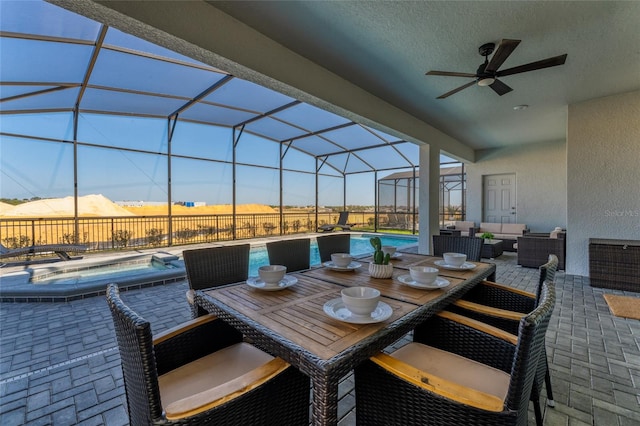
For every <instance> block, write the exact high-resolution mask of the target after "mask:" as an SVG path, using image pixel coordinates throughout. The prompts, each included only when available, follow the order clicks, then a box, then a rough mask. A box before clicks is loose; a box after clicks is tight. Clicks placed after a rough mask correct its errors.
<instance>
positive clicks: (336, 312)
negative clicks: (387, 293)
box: [324, 297, 393, 324]
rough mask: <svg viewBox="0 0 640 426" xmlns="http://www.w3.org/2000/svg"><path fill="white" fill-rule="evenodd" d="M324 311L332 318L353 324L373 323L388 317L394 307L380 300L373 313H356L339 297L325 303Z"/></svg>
mask: <svg viewBox="0 0 640 426" xmlns="http://www.w3.org/2000/svg"><path fill="white" fill-rule="evenodd" d="M324 313H325V314H327V315H329V316H330V317H331V318H335V319H337V320H340V321H344V322H349V323H352V324H373V323H376V322H382V321H384V320H386V319H388V318H389V317H390V316H391V314H392V313H393V309H391V306H389V305H387V304H386V303H384V302H378V306H376V308H375V309H374V310H373V312H371V315H368V316H365V315H354V314H352V313H351V311H350V310H348V309H347V308H346V306H344V303H343V302H342V298H340V297H338V298H336V299H331V300H329V301H328V302H327V303H325V304H324Z"/></svg>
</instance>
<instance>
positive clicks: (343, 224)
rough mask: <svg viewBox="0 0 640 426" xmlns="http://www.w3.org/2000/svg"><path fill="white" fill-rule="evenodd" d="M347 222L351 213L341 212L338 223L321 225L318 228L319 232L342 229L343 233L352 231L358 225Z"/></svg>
mask: <svg viewBox="0 0 640 426" xmlns="http://www.w3.org/2000/svg"><path fill="white" fill-rule="evenodd" d="M347 220H349V212H340V217H339V218H338V223H331V224H329V223H327V224H324V225H320V226H319V227H318V232H325V231H333V230H334V229H336V228H340V229H342V230H343V231H351V227H352V226H356V224H355V223H347Z"/></svg>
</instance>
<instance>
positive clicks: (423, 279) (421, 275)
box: [398, 266, 451, 290]
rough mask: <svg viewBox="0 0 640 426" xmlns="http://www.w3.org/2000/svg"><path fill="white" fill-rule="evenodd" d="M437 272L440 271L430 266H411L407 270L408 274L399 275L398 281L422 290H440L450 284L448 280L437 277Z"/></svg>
mask: <svg viewBox="0 0 640 426" xmlns="http://www.w3.org/2000/svg"><path fill="white" fill-rule="evenodd" d="M438 272H440V271H439V270H438V269H437V268H432V267H431V266H412V267H410V268H409V274H406V275H400V276H399V277H398V281H400V282H401V283H402V284H405V285H408V286H409V287H413V288H419V289H423V290H435V289H440V288H444V287H447V286H448V285H449V284H451V282H450V281H449V280H447V279H445V278H443V277H439V276H438Z"/></svg>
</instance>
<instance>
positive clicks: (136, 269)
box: [31, 259, 176, 284]
mask: <svg viewBox="0 0 640 426" xmlns="http://www.w3.org/2000/svg"><path fill="white" fill-rule="evenodd" d="M174 268H176V266H175V265H172V264H165V263H162V262H157V261H154V260H151V259H144V260H140V261H134V262H126V263H121V262H119V263H113V264H107V265H100V266H91V267H86V268H78V269H71V270H68V271H64V272H61V271H57V272H53V273H50V274H39V275H37V276H34V277H32V278H31V282H32V283H33V284H58V283H60V284H78V283H83V282H89V281H93V280H95V279H99V278H102V277H104V276H108V277H109V279H111V280H114V281H118V280H119V279H120V278H133V277H142V276H145V275H148V274H151V273H155V272H158V271H164V270H167V269H174Z"/></svg>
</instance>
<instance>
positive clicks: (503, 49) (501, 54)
mask: <svg viewBox="0 0 640 426" xmlns="http://www.w3.org/2000/svg"><path fill="white" fill-rule="evenodd" d="M519 44H520V40H509V39H503V40H502V41H500V45H498V49H497V50H496V51H495V53H494V54H493V56H492V57H491V60H490V61H489V64H488V65H487V67H486V68H485V69H484V70H485V72H494V71H496V70H497V69H498V68H500V65H502V64H503V63H504V61H506V60H507V58H508V57H509V55H511V53H513V51H514V50H515V49H516V47H518V45H519Z"/></svg>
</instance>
